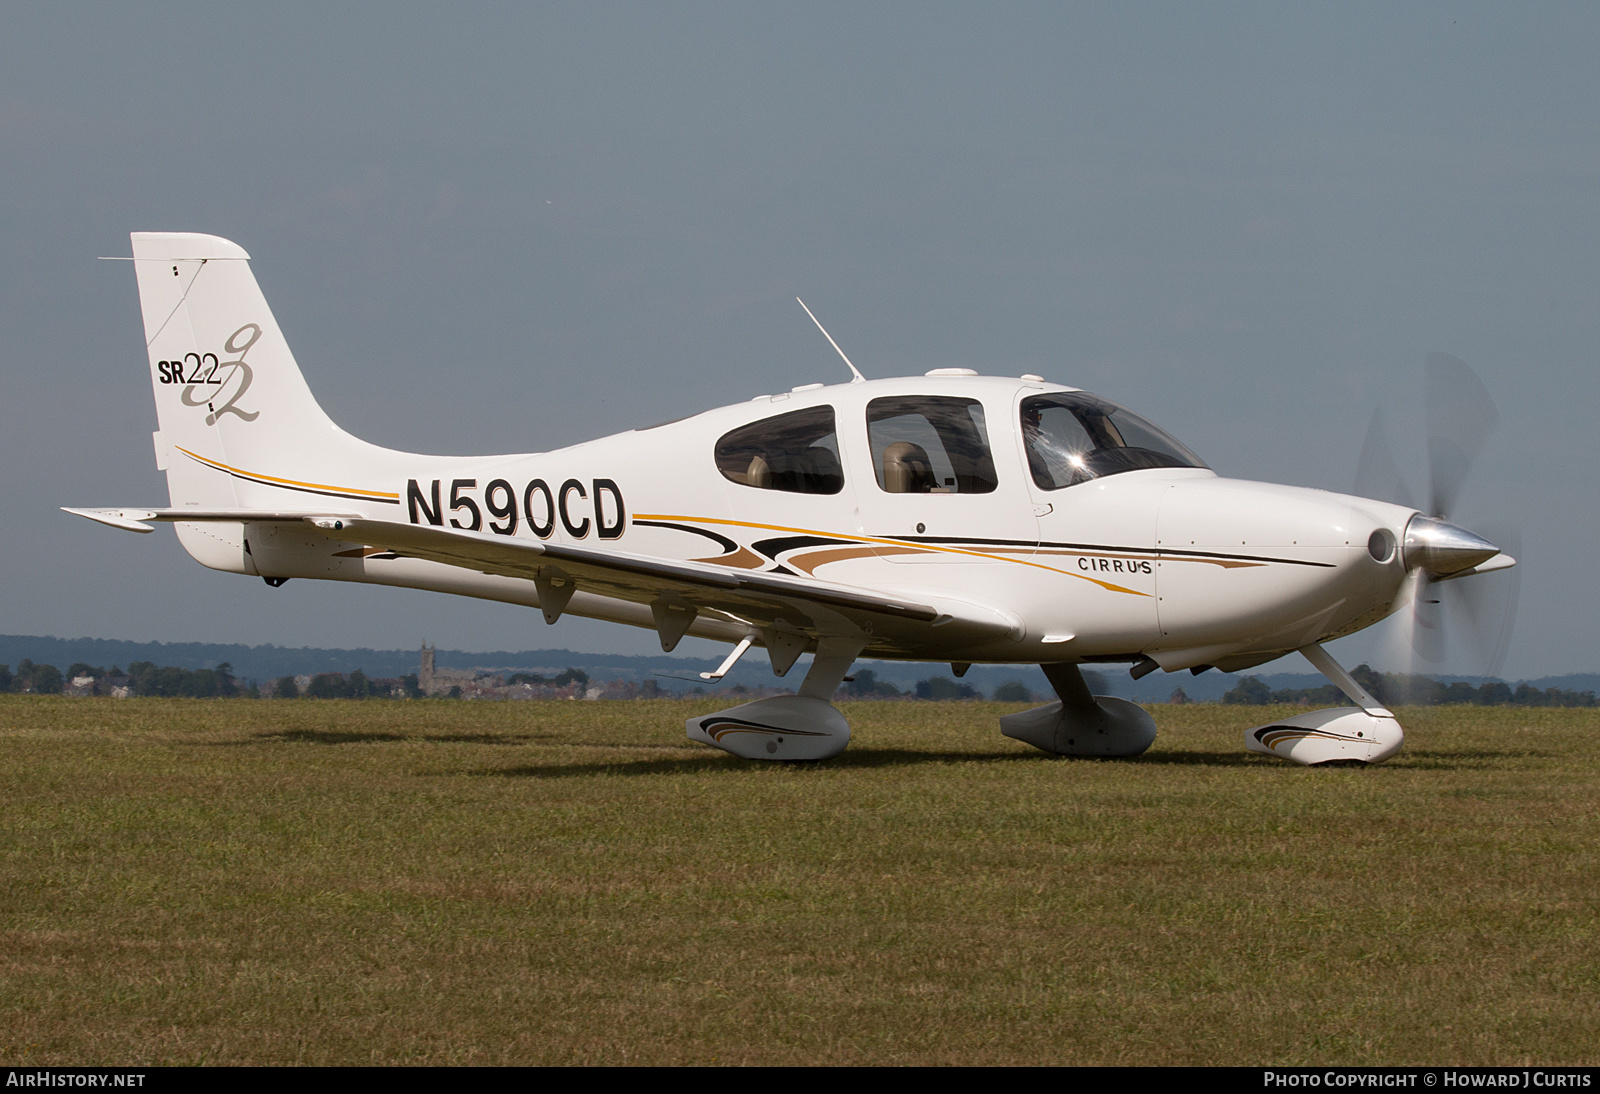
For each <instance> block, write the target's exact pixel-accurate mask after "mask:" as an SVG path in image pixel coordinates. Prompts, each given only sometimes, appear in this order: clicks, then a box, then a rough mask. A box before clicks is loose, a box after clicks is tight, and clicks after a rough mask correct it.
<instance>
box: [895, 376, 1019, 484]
mask: <svg viewBox="0 0 1600 1094" xmlns="http://www.w3.org/2000/svg"><path fill="white" fill-rule="evenodd" d="M867 439H868V441H869V442H870V443H871V445H872V466H873V470H874V471H875V472H876V474H877V478H878V486H879V487H880V488H881V489H882V490H883V491H884V492H885V493H888V494H987V493H990V492H991V491H993V490H994V489H995V487H996V486H997V485H998V482H997V480H996V478H995V473H994V457H993V456H992V455H990V452H989V431H988V428H987V427H986V426H985V425H984V420H983V404H982V403H980V402H978V400H976V399H960V398H954V397H948V396H935V395H896V396H893V397H891V398H887V399H874V400H872V402H870V403H868V404H867Z"/></svg>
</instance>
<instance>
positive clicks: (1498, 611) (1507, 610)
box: [1435, 527, 1522, 677]
mask: <svg viewBox="0 0 1600 1094" xmlns="http://www.w3.org/2000/svg"><path fill="white" fill-rule="evenodd" d="M1493 538H1494V542H1495V543H1497V544H1499V545H1500V547H1501V549H1502V550H1503V551H1505V553H1506V554H1508V555H1510V556H1511V557H1512V558H1515V559H1521V557H1522V542H1521V537H1520V536H1519V535H1518V534H1517V530H1516V529H1515V528H1514V527H1508V528H1503V529H1496V530H1495V534H1494V537H1493ZM1435 588H1440V586H1435ZM1442 590H1443V591H1444V592H1445V594H1446V597H1447V599H1448V600H1449V601H1450V603H1447V604H1446V605H1445V607H1446V608H1447V609H1448V610H1449V611H1450V612H1451V614H1452V615H1453V616H1455V617H1457V618H1464V619H1465V620H1466V622H1467V626H1468V631H1469V633H1470V635H1471V637H1472V644H1473V646H1474V647H1475V648H1476V652H1477V654H1478V657H1479V660H1480V663H1481V665H1482V666H1483V674H1484V675H1485V676H1494V677H1498V676H1499V675H1500V670H1501V668H1502V667H1503V666H1504V665H1505V661H1506V652H1507V651H1508V650H1509V649H1510V648H1511V632H1512V629H1513V628H1514V627H1515V626H1516V622H1517V600H1518V597H1519V595H1520V594H1521V591H1522V567H1521V566H1513V567H1511V568H1510V569H1509V570H1495V571H1492V572H1490V573H1486V574H1472V575H1470V576H1468V577H1464V578H1461V579H1460V580H1457V581H1449V582H1445V583H1444V585H1443V586H1442Z"/></svg>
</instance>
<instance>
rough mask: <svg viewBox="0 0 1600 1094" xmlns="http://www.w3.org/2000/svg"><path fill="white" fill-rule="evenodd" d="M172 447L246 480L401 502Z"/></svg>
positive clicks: (376, 493)
mask: <svg viewBox="0 0 1600 1094" xmlns="http://www.w3.org/2000/svg"><path fill="white" fill-rule="evenodd" d="M172 447H173V448H176V449H177V450H178V451H179V452H182V453H183V454H184V455H185V456H188V457H189V458H190V459H194V460H199V461H200V462H201V463H203V464H206V465H207V466H209V467H215V468H216V469H217V470H219V471H227V472H229V473H230V474H234V475H243V476H245V477H246V478H251V479H259V480H260V481H262V482H268V483H276V484H279V485H281V486H301V487H304V488H305V489H307V490H337V491H338V492H339V493H341V494H360V495H361V496H363V497H368V498H387V499H389V500H391V501H399V500H400V495H399V494H386V493H384V492H383V491H381V490H358V489H356V488H355V487H354V486H329V485H328V484H327V483H321V482H298V481H296V480H295V479H280V478H277V477H276V476H274V475H263V474H261V473H260V472H257V471H245V470H243V469H241V468H238V467H229V466H228V465H227V464H225V463H221V462H220V461H217V460H208V459H206V458H205V457H204V456H202V455H199V454H198V453H195V452H190V451H189V450H188V449H187V448H184V447H182V446H181V445H176V444H175V445H173V446H172Z"/></svg>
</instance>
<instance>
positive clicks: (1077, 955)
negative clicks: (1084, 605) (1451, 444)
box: [0, 696, 1600, 1065]
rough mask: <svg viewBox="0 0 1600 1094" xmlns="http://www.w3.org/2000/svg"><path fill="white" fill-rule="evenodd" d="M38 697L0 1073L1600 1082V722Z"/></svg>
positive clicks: (9, 774) (1, 947)
mask: <svg viewBox="0 0 1600 1094" xmlns="http://www.w3.org/2000/svg"><path fill="white" fill-rule="evenodd" d="M717 705H718V704H717V703H715V702H714V701H713V702H711V703H705V702H701V703H698V704H696V703H691V702H682V701H671V700H654V701H642V702H632V703H630V702H592V703H582V702H579V703H561V702H544V703H541V702H522V703H460V702H455V703H452V702H416V703H400V702H377V701H368V702H342V701H325V702H317V701H310V700H304V701H298V702H281V701H280V702H252V701H248V700H235V701H204V700H170V701H168V700H154V699H150V700H126V701H116V700H93V699H76V700H67V699H55V698H46V697H33V696H5V697H3V698H0V756H3V758H4V760H3V764H0V794H3V799H0V800H3V806H0V809H3V813H0V818H3V820H0V855H3V869H4V881H5V884H4V889H3V893H0V1019H3V1021H0V1064H28V1065H36V1064H44V1063H62V1064H113V1063H120V1064H158V1063H213V1064H236V1063H330V1064H340V1063H396V1064H398V1063H436V1064H450V1063H641V1064H645V1063H707V1062H715V1063H729V1064H738V1063H854V1062H877V1063H968V1064H990V1063H1064V1064H1074V1063H1167V1064H1179V1063H1181V1064H1206V1063H1225V1064H1269V1063H1270V1064H1298V1063H1383V1064H1421V1063H1437V1064H1521V1063H1526V1062H1533V1063H1544V1064H1557V1063H1562V1064H1594V1063H1596V1062H1600V930H1597V928H1600V915H1597V911H1600V840H1597V835H1600V820H1597V814H1600V714H1597V713H1596V712H1593V711H1582V710H1525V709H1495V708H1487V709H1485V708H1436V709H1428V710H1409V711H1403V712H1402V714H1401V719H1402V722H1403V723H1404V724H1405V725H1406V726H1407V730H1408V740H1407V746H1406V749H1405V751H1404V752H1402V753H1401V754H1400V756H1399V757H1398V758H1396V759H1395V760H1394V761H1392V762H1390V763H1389V764H1387V765H1384V766H1382V767H1376V768H1371V769H1337V770H1314V769H1306V768H1300V767H1293V766H1290V765H1288V764H1284V763H1281V762H1279V761H1275V760H1271V759H1267V758H1264V757H1254V756H1246V755H1245V753H1244V752H1243V742H1242V733H1241V731H1242V729H1243V728H1244V727H1245V726H1246V725H1249V724H1253V723H1259V722H1260V721H1264V720H1266V717H1267V716H1268V715H1270V714H1271V713H1272V711H1271V710H1270V709H1265V708H1259V707H1258V708H1239V707H1232V708H1230V707H1217V706H1200V705H1197V706H1187V707H1183V706H1177V707H1166V706H1158V707H1154V708H1152V710H1153V712H1154V714H1155V717H1156V720H1157V722H1158V723H1159V725H1160V727H1161V737H1160V738H1159V739H1158V740H1157V742H1156V745H1155V747H1154V748H1153V749H1152V750H1151V751H1150V752H1149V753H1147V754H1146V755H1145V756H1144V757H1143V758H1141V759H1139V760H1137V761H1133V762H1097V761H1085V760H1060V759H1051V758H1049V757H1046V756H1044V755H1043V754H1041V753H1038V752H1035V751H1034V750H1032V749H1030V748H1028V747H1026V746H1024V745H1020V744H1017V743H1016V742H1013V741H1009V740H1006V739H1004V738H1002V737H1001V736H1000V735H999V732H998V728H997V727H996V724H995V718H996V717H997V715H999V714H1001V713H1004V712H1006V711H1009V710H1013V709H1018V708H1016V707H1013V706H1002V705H999V704H992V703H859V704H847V705H845V707H844V709H845V712H846V714H847V715H848V716H849V717H850V719H851V721H852V723H853V725H854V729H855V739H854V743H853V744H852V745H851V747H850V750H849V751H848V752H846V753H845V754H844V755H843V756H841V757H839V758H838V759H836V760H833V761H830V762H828V763H826V764H819V765H797V766H786V765H777V764H753V763H748V762H745V761H742V760H738V759H735V758H734V757H732V756H728V755H725V754H723V753H720V752H716V751H714V750H711V749H709V748H702V747H700V746H693V745H690V744H688V743H687V742H686V741H685V740H684V737H683V726H682V722H683V719H684V718H685V717H686V716H688V715H689V714H691V713H695V712H699V711H704V710H708V709H713V708H714V707H715V706H717Z"/></svg>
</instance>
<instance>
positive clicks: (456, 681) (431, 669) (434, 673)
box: [417, 642, 478, 695]
mask: <svg viewBox="0 0 1600 1094" xmlns="http://www.w3.org/2000/svg"><path fill="white" fill-rule="evenodd" d="M433 655H434V647H433V646H430V645H428V644H427V643H426V642H424V643H423V644H422V653H421V656H420V659H419V660H418V662H417V687H418V688H419V689H420V690H421V692H422V694H424V695H449V694H450V689H451V688H460V689H461V694H462V695H467V694H468V691H469V689H471V688H472V687H473V686H474V685H475V684H476V683H477V682H478V674H477V673H476V672H474V671H472V670H471V669H441V668H437V667H436V666H435V665H434V661H433Z"/></svg>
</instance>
